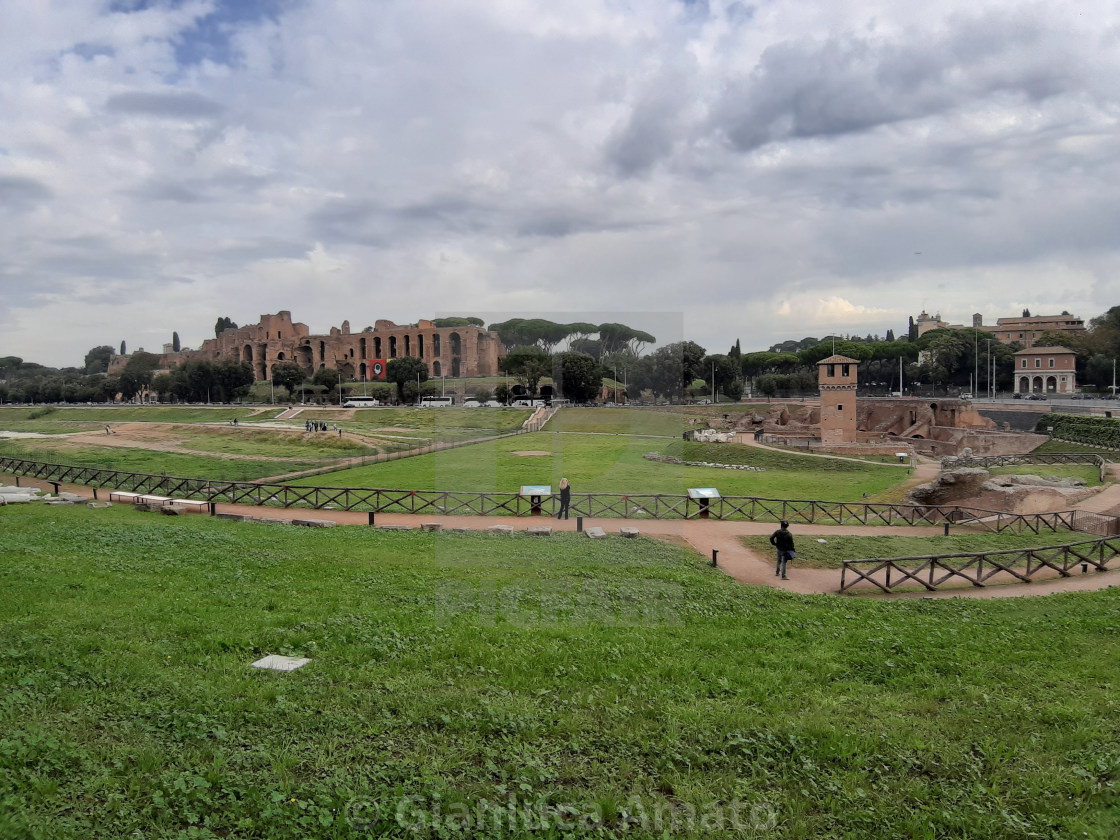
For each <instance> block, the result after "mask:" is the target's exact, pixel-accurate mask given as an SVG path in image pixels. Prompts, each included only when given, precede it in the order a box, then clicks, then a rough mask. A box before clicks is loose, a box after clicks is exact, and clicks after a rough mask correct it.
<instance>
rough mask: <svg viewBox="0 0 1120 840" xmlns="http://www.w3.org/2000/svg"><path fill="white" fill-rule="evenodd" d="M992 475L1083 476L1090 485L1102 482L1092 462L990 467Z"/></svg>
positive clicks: (1097, 484)
mask: <svg viewBox="0 0 1120 840" xmlns="http://www.w3.org/2000/svg"><path fill="white" fill-rule="evenodd" d="M987 469H988V472H990V473H991V474H992V475H1037V476H1041V477H1043V478H1081V479H1084V480H1085V484H1086V485H1088V486H1089V487H1097V486H1099V485H1100V483H1101V473H1100V470H1098V469H1097V468H1096V467H1094V466H1092V465H1090V464H1024V465H1022V466H1013V467H988V468H987Z"/></svg>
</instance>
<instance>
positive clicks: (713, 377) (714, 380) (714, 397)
mask: <svg viewBox="0 0 1120 840" xmlns="http://www.w3.org/2000/svg"><path fill="white" fill-rule="evenodd" d="M715 404H716V360H715V359H712V405H715Z"/></svg>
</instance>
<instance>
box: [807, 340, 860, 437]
mask: <svg viewBox="0 0 1120 840" xmlns="http://www.w3.org/2000/svg"><path fill="white" fill-rule="evenodd" d="M817 364H818V365H819V367H820V373H819V375H818V378H817V381H818V382H819V383H820V388H821V442H822V443H855V441H856V368H857V367H858V366H859V360H858V359H849V358H848V357H847V356H829V357H828V358H827V359H821V360H820V361H819V362H818V363H817Z"/></svg>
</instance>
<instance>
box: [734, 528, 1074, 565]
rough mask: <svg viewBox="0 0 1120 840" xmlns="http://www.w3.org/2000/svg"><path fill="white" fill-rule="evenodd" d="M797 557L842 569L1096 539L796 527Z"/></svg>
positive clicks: (765, 550) (768, 552) (745, 540)
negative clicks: (856, 533)
mask: <svg viewBox="0 0 1120 840" xmlns="http://www.w3.org/2000/svg"><path fill="white" fill-rule="evenodd" d="M793 530H794V543H795V544H796V546H797V557H796V559H795V560H794V565H796V566H803V567H805V568H809V569H839V568H842V567H843V565H844V561H845V560H873V559H879V558H887V557H926V556H928V555H931V554H963V553H966V552H972V551H1008V550H1011V549H1015V548H1035V547H1040V546H1045V545H1067V544H1069V543H1075V542H1085V541H1087V540H1090V539H1092V537H1091V536H1089V535H1088V534H1081V533H1074V532H1070V531H1043V532H1042V533H1039V534H1031V533H1025V534H1013V533H1003V534H990V533H983V534H982V533H956V534H950V535H949V536H947V537H945V536H936V537H911V536H905V537H899V536H891V535H883V536H874V537H828V538H827V539H826V538H824V537H813V536H805V535H798V534H797V533H796V531H797V528H796V526H795V527H794V529H793ZM739 541H740V542H741V543H742V544H743V545H744V546H746V547H747V548H749V549H750V550H751V551H753V552H755V553H756V554H759V555H760V556H762V557H771V556H773V554H774V548H773V547H772V546H771V545H770V538H769V537H756V536H747V537H740V538H739Z"/></svg>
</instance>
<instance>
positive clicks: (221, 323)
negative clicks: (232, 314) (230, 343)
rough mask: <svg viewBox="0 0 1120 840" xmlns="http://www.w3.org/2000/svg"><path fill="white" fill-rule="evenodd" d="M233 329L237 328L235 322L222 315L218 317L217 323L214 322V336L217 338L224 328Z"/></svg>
mask: <svg viewBox="0 0 1120 840" xmlns="http://www.w3.org/2000/svg"><path fill="white" fill-rule="evenodd" d="M235 329H237V324H236V323H235V322H234V321H233V320H232V319H230V318H229V317H227V316H224V315H223V316H222V317H220V318H219V319H218V321H217V323H215V324H214V338H217V337H218V336H220V335H221V334H222V333H224V332H225V331H226V330H235Z"/></svg>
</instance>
